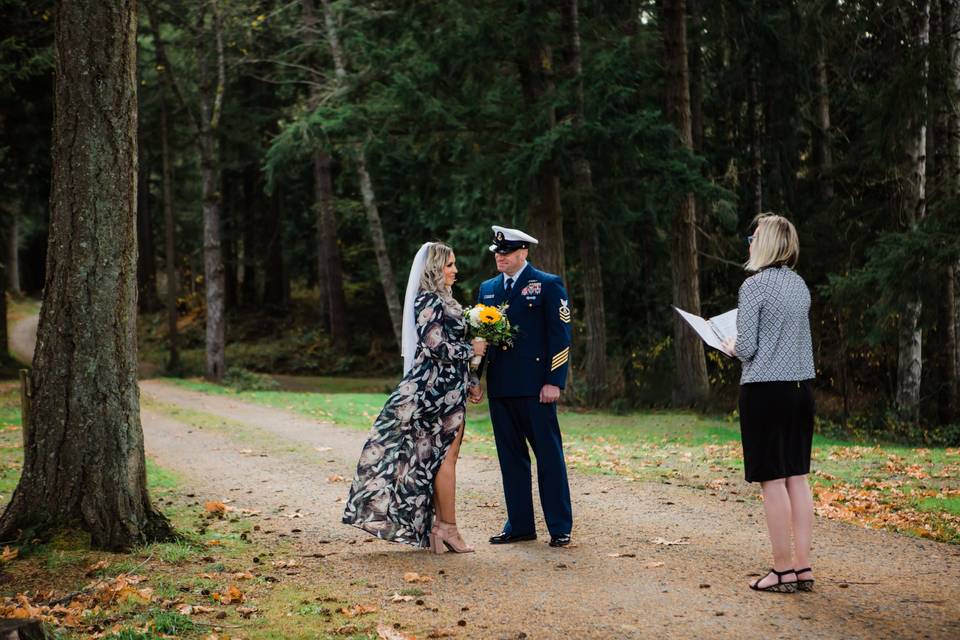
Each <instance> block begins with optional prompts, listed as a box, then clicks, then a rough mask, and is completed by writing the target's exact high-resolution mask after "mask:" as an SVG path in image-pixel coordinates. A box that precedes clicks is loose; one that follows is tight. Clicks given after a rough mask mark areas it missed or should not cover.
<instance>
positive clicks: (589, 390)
mask: <svg viewBox="0 0 960 640" xmlns="http://www.w3.org/2000/svg"><path fill="white" fill-rule="evenodd" d="M562 19H563V27H564V33H565V40H566V58H567V61H566V62H567V65H566V66H567V73H568V75H569V77H570V79H571V80H573V118H572V120H571V122H572V124H573V129H574V137H575V138H576V143H575V144H574V145H573V147H572V149H571V155H572V157H573V176H574V191H573V198H572V208H573V215H574V219H575V220H576V223H577V230H578V233H579V236H580V237H579V246H580V263H581V266H582V269H583V316H584V322H585V324H586V328H587V344H586V362H585V373H586V385H585V386H586V389H585V390H586V401H587V404H588V405H590V406H596V405H598V404H600V402H601V401H602V400H603V398H604V395H605V394H606V392H607V320H606V315H605V312H604V305H603V270H602V267H601V263H600V240H599V236H598V234H597V218H598V215H597V208H596V203H595V200H594V195H593V176H592V172H591V167H590V161H589V160H588V159H587V157H586V153H585V151H584V140H583V138H584V136H585V133H584V126H583V125H584V98H583V77H582V75H583V54H582V52H581V47H580V8H579V6H578V2H577V0H566V2H564V4H563V15H562Z"/></svg>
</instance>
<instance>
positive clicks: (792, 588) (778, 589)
mask: <svg viewBox="0 0 960 640" xmlns="http://www.w3.org/2000/svg"><path fill="white" fill-rule="evenodd" d="M771 573H772V574H773V575H775V576H777V583H776V584H772V585H770V586H769V587H758V586H757V585H758V584H760V583H761V582H762V581H763V579H764V578H766V577H767V576H768V575H770V574H771ZM791 573H793V574H795V573H796V571H794V570H793V569H787V570H786V571H777V570H776V569H770V571H768V572H767V575H766V576H762V577H761V578H759V579H758V580H757V581H756V582H754V583H753V584H751V585H750V588H751V589H753V590H754V591H771V592H773V593H794V592H796V590H797V581H796V580H792V581H790V582H784V581H783V576H787V575H790V574H791ZM811 582H812V580H811Z"/></svg>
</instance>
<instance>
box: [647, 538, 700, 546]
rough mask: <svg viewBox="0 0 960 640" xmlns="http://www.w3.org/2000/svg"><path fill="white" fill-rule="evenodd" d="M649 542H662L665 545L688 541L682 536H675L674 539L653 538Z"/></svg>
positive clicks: (686, 542) (687, 542) (688, 542)
mask: <svg viewBox="0 0 960 640" xmlns="http://www.w3.org/2000/svg"><path fill="white" fill-rule="evenodd" d="M650 542H652V543H653V544H662V545H667V546H673V545H677V544H690V541H689V540H686V539H684V538H677V539H676V540H664V539H663V538H654V539H653V540H651V541H650Z"/></svg>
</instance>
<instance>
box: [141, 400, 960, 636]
mask: <svg viewBox="0 0 960 640" xmlns="http://www.w3.org/2000/svg"><path fill="white" fill-rule="evenodd" d="M141 390H142V394H143V396H144V397H145V398H146V399H148V402H147V403H145V404H146V405H147V406H148V407H154V408H153V409H149V410H144V413H143V420H144V430H145V433H146V443H147V452H148V455H150V456H152V457H153V458H154V459H155V460H156V461H157V462H158V463H159V464H161V465H162V466H164V467H168V468H171V469H174V470H176V471H178V472H180V473H181V474H183V475H184V476H185V477H187V478H188V479H189V482H190V483H191V489H192V490H193V491H194V492H195V493H196V494H197V495H198V499H200V498H202V499H224V498H232V499H234V500H235V502H234V503H233V504H234V505H235V506H236V507H238V508H247V509H253V510H258V511H260V512H261V513H262V514H269V515H264V519H268V520H269V527H271V528H272V530H273V535H281V534H283V535H284V536H285V538H284V539H285V540H291V539H292V540H296V541H297V544H298V547H299V549H300V551H301V552H302V555H303V556H305V557H307V558H308V559H309V561H308V562H307V563H306V565H305V569H304V571H305V573H304V574H301V576H300V579H301V580H303V579H305V580H307V583H308V584H310V583H311V581H312V584H316V585H317V588H318V589H319V588H320V587H321V586H323V585H329V584H330V583H335V584H336V586H337V588H338V589H340V591H338V593H339V595H341V596H342V597H344V598H348V599H350V600H352V601H355V602H358V603H360V602H362V603H369V604H377V605H378V606H379V607H380V612H379V613H378V614H375V615H378V616H380V617H381V619H382V620H384V621H388V622H400V623H401V624H403V625H404V629H405V630H409V631H412V632H417V633H418V635H419V633H422V632H424V631H428V630H430V629H434V628H438V627H439V628H452V629H454V630H456V637H459V638H485V639H486V638H524V637H525V638H531V639H543V638H647V637H659V638H691V637H697V638H748V637H749V638H765V637H766V638H772V637H786V636H790V637H797V638H804V639H808V638H870V639H879V638H960V548H957V547H954V546H950V545H945V544H940V543H936V542H931V541H928V540H918V539H913V538H908V537H904V536H899V535H896V534H892V533H887V532H882V531H871V530H865V529H860V528H857V527H853V526H850V525H845V524H842V523H836V522H830V521H825V520H818V522H817V526H816V530H815V542H816V548H815V550H814V568H815V570H816V571H817V591H816V592H815V593H812V594H792V595H773V594H757V593H753V592H751V591H750V590H749V589H747V587H746V583H747V581H748V580H749V577H748V576H749V575H750V574H751V573H753V572H759V571H761V570H762V569H764V568H765V567H766V566H767V564H768V562H769V561H768V553H769V551H768V543H767V540H766V536H765V533H764V526H763V520H762V507H761V504H760V502H759V501H758V500H757V499H756V497H755V495H756V491H755V489H754V488H751V487H749V486H747V485H746V484H741V485H735V486H733V487H730V489H732V490H733V491H736V492H737V493H735V494H734V493H723V494H722V495H721V494H718V495H710V494H709V493H708V492H705V491H702V490H696V489H691V488H686V487H678V486H675V485H669V484H654V483H638V482H626V481H623V480H620V479H616V478H611V477H601V476H594V475H586V474H580V473H573V474H572V476H571V490H572V495H573V501H574V504H573V507H574V518H575V525H574V532H573V533H574V541H575V543H576V544H575V546H573V547H572V548H569V549H552V548H550V547H549V546H547V544H546V539H548V536H546V534H545V531H546V528H545V527H544V526H543V522H542V520H540V522H539V524H538V526H539V530H540V531H541V532H543V533H544V537H543V538H541V539H540V540H538V541H536V542H528V543H521V544H514V545H508V546H500V547H493V546H490V545H489V544H487V543H486V538H487V537H488V536H489V535H491V534H493V533H496V532H498V531H499V528H500V525H501V523H502V519H503V514H504V511H503V508H502V506H501V504H502V496H501V488H500V476H499V470H498V467H497V463H496V460H491V459H489V458H487V457H485V456H475V455H471V451H470V446H469V443H466V444H465V445H464V456H463V459H462V460H461V462H460V465H459V469H458V477H459V490H460V496H459V499H458V507H459V517H458V519H459V524H460V527H461V529H462V531H463V533H464V536H465V537H466V538H467V540H469V541H471V542H473V543H475V544H476V545H477V553H475V554H469V555H462V556H457V555H453V554H445V555H442V556H434V555H432V554H429V553H426V552H423V551H417V550H415V549H412V548H408V547H401V546H398V545H393V544H390V543H385V542H381V541H377V540H374V539H373V538H371V537H370V536H368V535H366V534H364V533H363V532H361V531H359V530H357V529H354V528H351V527H347V526H344V525H342V524H340V514H341V511H342V508H343V499H344V497H345V495H346V491H347V484H346V483H345V482H342V481H336V480H334V481H332V482H331V481H329V478H330V477H331V476H334V478H335V476H336V475H340V476H343V477H344V478H346V479H347V481H349V479H350V478H352V474H353V469H354V465H355V464H356V457H357V455H358V454H359V451H360V447H361V446H362V444H363V440H364V437H365V434H364V433H361V432H358V431H354V430H347V429H342V428H339V427H336V426H333V425H330V424H324V423H320V422H316V421H313V420H309V419H307V418H304V417H302V416H299V415H296V414H293V413H289V412H285V411H282V410H277V409H272V408H267V407H261V406H255V405H251V404H247V403H244V402H241V401H238V400H236V399H234V398H231V397H229V396H212V395H205V394H201V393H196V392H192V391H189V390H185V389H182V388H179V387H176V386H173V385H169V384H165V383H162V382H158V381H144V382H143V383H142V384H141ZM156 403H159V404H156ZM173 405H176V406H177V407H181V408H185V409H190V410H193V411H201V412H204V413H208V414H213V415H216V416H220V417H221V418H222V419H224V420H225V422H224V427H223V428H202V429H201V428H196V427H193V426H190V425H187V424H184V423H183V422H179V421H177V420H176V419H174V418H172V417H170V414H168V413H167V412H165V411H164V410H163V409H164V407H166V406H173ZM740 500H742V501H740ZM297 509H299V510H300V513H301V515H302V517H295V518H291V517H289V515H290V514H292V513H294V512H295V511H296V510H297ZM284 516H288V517H284ZM264 528H265V529H266V528H267V527H266V526H265V527H264ZM294 528H296V529H300V530H302V533H299V534H297V533H295V532H293V529H294ZM657 539H660V542H661V543H660V544H658V543H656V542H654V541H655V540H657ZM663 541H667V542H676V541H679V542H681V544H671V545H666V544H662V542H663ZM368 543H369V544H368ZM312 554H317V555H318V556H319V555H322V556H323V557H322V558H319V557H314V558H310V556H311V555H312ZM615 556H618V557H615ZM407 571H416V572H418V573H420V574H422V575H429V576H433V577H434V578H435V581H434V582H432V583H430V584H428V585H424V587H425V589H426V590H427V591H429V593H428V595H426V596H424V598H423V601H424V604H423V605H420V606H418V605H416V604H415V603H413V602H409V603H390V602H388V598H389V596H390V594H392V593H394V592H395V591H399V590H400V589H402V588H404V587H406V586H409V585H406V584H404V582H403V580H402V575H403V573H404V572H407ZM441 571H442V572H443V573H440V572H441ZM364 620H369V617H366V618H364ZM460 622H462V623H463V624H462V625H459V626H458V623H460Z"/></svg>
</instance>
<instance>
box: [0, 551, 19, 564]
mask: <svg viewBox="0 0 960 640" xmlns="http://www.w3.org/2000/svg"><path fill="white" fill-rule="evenodd" d="M19 554H20V550H19V549H11V548H10V547H4V548H3V552H2V553H0V562H10V561H11V560H13V559H15V558H16V557H17V556H18V555H19Z"/></svg>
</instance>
